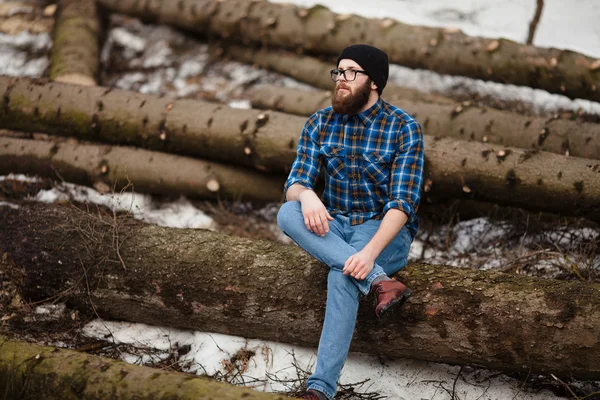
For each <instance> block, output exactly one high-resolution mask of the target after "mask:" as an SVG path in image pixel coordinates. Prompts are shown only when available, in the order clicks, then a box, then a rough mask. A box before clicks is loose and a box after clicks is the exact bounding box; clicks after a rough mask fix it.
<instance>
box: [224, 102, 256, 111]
mask: <svg viewBox="0 0 600 400" xmlns="http://www.w3.org/2000/svg"><path fill="white" fill-rule="evenodd" d="M227 105H228V106H229V107H231V108H241V109H246V110H247V109H250V108H252V103H251V102H250V100H231V101H230V102H229V103H227Z"/></svg>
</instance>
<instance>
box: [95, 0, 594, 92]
mask: <svg viewBox="0 0 600 400" xmlns="http://www.w3.org/2000/svg"><path fill="white" fill-rule="evenodd" d="M98 2H99V3H100V4H102V5H103V6H105V7H106V8H107V9H109V10H110V11H113V12H119V13H123V14H129V15H133V16H136V17H140V18H142V19H145V20H149V21H156V22H159V23H166V24H171V25H174V26H176V27H178V28H182V29H187V30H190V31H193V32H196V33H200V34H204V35H207V36H218V37H221V38H226V39H228V38H236V39H238V41H242V42H244V43H245V44H246V43H255V44H263V45H268V46H273V47H281V48H286V49H290V50H294V51H299V52H308V53H314V54H323V55H328V56H337V55H338V54H340V52H341V51H342V49H343V48H344V47H346V46H348V45H351V44H354V43H367V44H372V45H374V46H377V47H379V48H381V49H382V50H384V51H385V52H386V53H387V54H388V56H389V58H390V62H392V63H396V64H400V65H404V66H406V67H409V68H421V69H427V70H431V71H436V72H439V73H442V74H449V75H462V76H469V77H472V78H475V79H483V80H491V81H495V82H501V83H511V84H514V85H524V86H530V87H534V88H539V89H543V90H547V91H548V92H551V93H559V94H563V95H565V96H568V97H571V98H582V99H589V100H592V101H600V60H595V59H593V58H591V57H587V56H585V55H583V54H580V53H576V52H573V51H567V50H558V49H545V48H538V47H534V46H531V45H522V44H519V43H516V42H513V41H511V40H506V39H485V38H478V37H470V36H467V35H465V34H464V33H463V32H461V31H460V30H457V29H440V28H429V27H419V26H411V25H407V24H403V23H401V22H398V21H395V20H393V19H389V18H386V19H375V18H372V19H369V18H362V17H359V16H355V15H343V14H342V15H340V14H336V13H333V12H332V11H330V10H329V9H327V8H326V7H323V6H321V5H317V6H314V7H312V8H309V9H306V8H302V7H297V6H294V5H290V4H275V3H270V2H267V1H254V0H232V1H219V0H181V1H178V2H160V1H149V2H140V1H137V0H98Z"/></svg>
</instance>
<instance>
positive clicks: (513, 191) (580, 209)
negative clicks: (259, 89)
mask: <svg viewBox="0 0 600 400" xmlns="http://www.w3.org/2000/svg"><path fill="white" fill-rule="evenodd" d="M0 93H2V95H3V98H4V107H3V108H2V109H1V110H0V116H1V117H2V118H1V119H0V128H6V129H16V130H20V131H26V132H36V131H39V130H45V131H46V132H48V133H53V134H58V135H69V136H72V137H75V138H77V139H80V140H95V141H101V142H110V143H113V144H119V145H129V146H132V145H133V146H137V147H144V148H148V149H151V150H154V151H159V152H170V153H175V154H178V153H180V154H182V155H187V156H193V157H199V158H205V159H211V160H215V161H221V162H223V161H225V162H228V163H232V164H239V165H244V166H252V167H254V168H256V169H258V170H260V171H270V172H272V173H280V174H281V175H283V174H284V173H285V172H286V171H287V169H288V168H289V166H290V165H291V163H292V161H293V159H294V157H295V150H296V144H297V140H298V136H299V133H300V131H301V129H302V125H303V123H304V118H301V117H294V116H290V115H287V114H283V113H278V112H262V111H257V110H235V109H230V108H227V107H223V106H220V105H215V104H209V103H204V102H200V101H194V100H176V101H173V100H169V99H165V98H160V97H158V96H154V95H143V94H139V93H133V92H127V91H122V90H116V89H106V88H101V87H94V88H83V87H79V86H72V85H64V84H59V83H44V82H40V81H37V80H28V79H23V78H22V79H8V78H0ZM232 127H234V128H233V129H232ZM424 140H425V149H426V151H425V158H426V172H425V174H426V183H425V187H424V191H425V193H426V194H427V196H431V197H432V198H434V199H435V198H437V199H445V198H457V197H458V198H461V197H467V198H473V199H476V200H482V201H491V202H494V203H497V204H501V205H507V206H517V207H522V208H526V209H532V210H536V211H549V212H554V213H561V214H565V215H577V216H585V217H587V218H589V219H592V220H596V221H597V220H600V206H599V205H600V180H599V179H598V178H597V177H598V173H599V171H600V162H598V161H592V160H588V159H584V158H576V157H566V156H563V155H557V154H552V153H548V152H543V151H538V150H536V149H532V150H523V149H519V148H515V147H504V146H499V145H492V144H489V143H478V142H467V141H463V140H458V139H453V138H448V137H446V138H436V137H432V136H425V138H424ZM18 148H19V147H17V146H13V147H12V148H8V147H7V149H8V150H6V156H7V157H14V152H15V151H16V152H18V151H19V150H18ZM144 157H146V156H144ZM147 157H150V156H147ZM141 159H144V158H143V157H142V158H141ZM25 165H26V164H25V163H16V164H15V167H14V168H21V170H20V171H12V172H29V171H26V170H24V169H25ZM142 165H143V164H142ZM94 167H95V168H97V165H95V166H94ZM117 170H118V169H117ZM138 170H140V171H143V167H142V166H140V167H138ZM146 172H147V173H148V177H147V178H142V177H141V176H140V178H139V180H140V181H144V180H145V182H146V183H145V187H152V185H150V184H148V183H147V182H149V181H150V180H152V179H153V180H155V179H156V174H155V172H154V171H152V170H147V171H146ZM121 176H122V172H121ZM265 180H268V178H265ZM220 182H221V183H222V180H221V181H220ZM263 182H265V181H263ZM280 182H281V184H280V188H281V187H282V186H283V179H282V180H281V181H280ZM134 184H137V182H135V181H134ZM265 185H266V184H265ZM267 186H268V185H266V186H265V187H267ZM269 187H270V186H269ZM193 190H195V189H192V191H193ZM273 193H274V192H273V191H269V192H265V196H266V197H268V196H272V195H273ZM279 199H280V197H279V196H277V198H275V197H273V200H274V201H276V200H279Z"/></svg>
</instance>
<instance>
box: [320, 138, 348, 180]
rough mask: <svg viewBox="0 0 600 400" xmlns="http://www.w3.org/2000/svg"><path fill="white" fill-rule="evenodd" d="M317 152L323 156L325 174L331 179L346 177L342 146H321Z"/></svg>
mask: <svg viewBox="0 0 600 400" xmlns="http://www.w3.org/2000/svg"><path fill="white" fill-rule="evenodd" d="M319 153H320V154H321V156H322V157H323V162H324V164H325V169H326V170H327V174H328V175H329V176H330V177H332V178H333V179H337V180H343V179H346V173H345V164H344V148H343V147H332V146H323V147H321V148H320V149H319Z"/></svg>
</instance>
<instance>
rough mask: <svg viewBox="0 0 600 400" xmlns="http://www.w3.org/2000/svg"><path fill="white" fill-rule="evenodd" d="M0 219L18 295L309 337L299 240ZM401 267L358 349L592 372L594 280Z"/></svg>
mask: <svg viewBox="0 0 600 400" xmlns="http://www.w3.org/2000/svg"><path fill="white" fill-rule="evenodd" d="M121 218H125V217H121ZM0 219H1V220H2V221H3V223H2V224H1V225H0V253H1V254H3V257H2V258H0V272H2V273H3V275H4V276H5V277H6V279H8V280H10V281H12V282H15V283H16V284H17V285H18V286H19V288H20V290H21V291H22V295H23V296H24V298H25V299H27V300H31V301H40V300H42V299H45V298H48V297H51V296H56V295H59V294H60V298H61V300H64V301H66V302H67V305H68V306H69V307H71V308H76V309H79V310H82V311H84V312H90V313H91V312H92V308H91V307H92V304H91V303H90V301H91V302H93V308H94V310H95V311H96V312H97V313H98V315H100V316H101V317H103V318H107V319H115V320H126V321H134V322H143V323H148V324H153V325H161V326H171V327H177V328H182V329H194V330H202V331H207V332H218V333H224V334H229V335H240V336H244V337H247V338H260V339H265V340H273V341H279V342H285V343H291V344H296V345H306V346H313V347H315V346H316V345H317V343H318V340H319V333H320V329H321V323H322V319H323V316H324V307H325V291H326V281H327V267H326V266H324V265H322V264H321V263H319V262H317V261H316V260H314V259H312V258H311V257H310V256H309V255H308V254H306V253H304V252H303V251H302V250H301V249H299V248H298V247H296V246H294V245H281V244H278V243H275V242H266V241H252V240H249V239H243V238H236V237H228V236H226V235H223V234H219V233H214V232H210V231H206V230H191V229H181V230H177V229H172V228H163V227H158V226H153V225H145V224H142V223H139V222H137V221H134V220H131V219H129V218H127V219H125V220H123V219H120V218H119V219H117V220H114V219H113V217H112V215H109V216H106V217H103V214H102V213H101V212H97V213H94V214H87V213H85V212H83V211H81V210H78V209H75V208H74V207H69V206H48V205H42V204H35V205H33V206H28V207H23V206H22V207H20V208H18V209H16V210H13V209H11V208H9V207H0ZM117 234H118V236H117ZM117 249H118V254H117ZM121 260H122V261H121ZM400 278H401V279H402V280H403V281H404V282H406V283H407V285H408V286H410V287H412V288H413V289H414V294H413V296H412V297H411V298H410V299H409V301H408V303H407V305H406V306H405V307H404V308H403V309H402V310H401V311H400V312H396V313H391V314H390V315H389V317H388V318H387V319H386V320H385V321H378V320H377V319H376V317H375V315H374V310H373V303H372V301H373V299H372V298H371V297H370V296H369V297H365V298H363V299H362V303H361V306H360V310H359V316H358V324H357V329H356V332H355V335H354V340H353V346H352V348H353V350H356V351H361V352H368V353H373V354H386V355H389V356H394V357H409V358H417V359H422V360H429V361H436V362H445V363H451V364H468V365H479V366H485V367H488V368H493V369H500V370H503V371H519V372H532V373H553V374H555V375H563V376H574V377H579V378H583V379H600V364H599V363H598V360H599V359H600V330H599V329H598V326H600V285H598V284H592V283H583V282H565V281H555V280H550V279H539V278H530V277H525V276H515V275H508V274H503V273H496V272H482V271H475V270H468V269H458V268H450V267H443V266H437V267H436V266H431V265H425V264H412V265H409V266H408V267H406V269H405V270H403V272H401V274H400ZM89 288H91V289H89ZM88 290H90V291H89V292H88Z"/></svg>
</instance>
